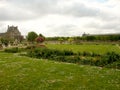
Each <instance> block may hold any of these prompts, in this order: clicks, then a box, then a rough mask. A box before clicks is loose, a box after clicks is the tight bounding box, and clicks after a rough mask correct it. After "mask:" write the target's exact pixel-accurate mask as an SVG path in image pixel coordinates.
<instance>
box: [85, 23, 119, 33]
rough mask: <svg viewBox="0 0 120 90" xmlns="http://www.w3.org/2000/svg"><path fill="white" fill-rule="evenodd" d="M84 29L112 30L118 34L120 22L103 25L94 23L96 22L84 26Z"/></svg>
mask: <svg viewBox="0 0 120 90" xmlns="http://www.w3.org/2000/svg"><path fill="white" fill-rule="evenodd" d="M86 27H88V28H95V29H98V30H101V31H103V30H114V31H115V32H118V31H120V22H119V21H116V22H112V21H111V22H105V23H103V24H102V23H96V22H93V23H90V24H88V25H86Z"/></svg>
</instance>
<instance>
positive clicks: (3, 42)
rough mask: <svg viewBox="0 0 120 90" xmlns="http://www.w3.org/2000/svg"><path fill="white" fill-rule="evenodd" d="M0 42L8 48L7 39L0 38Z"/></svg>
mask: <svg viewBox="0 0 120 90" xmlns="http://www.w3.org/2000/svg"><path fill="white" fill-rule="evenodd" d="M0 41H1V43H2V44H4V45H5V46H8V43H9V41H8V39H5V38H1V40H0Z"/></svg>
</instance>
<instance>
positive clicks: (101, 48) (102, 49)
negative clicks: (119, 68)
mask: <svg viewBox="0 0 120 90" xmlns="http://www.w3.org/2000/svg"><path fill="white" fill-rule="evenodd" d="M47 47H48V48H51V49H59V50H72V51H74V52H84V51H87V52H95V53H99V54H104V53H107V52H112V51H114V52H116V53H120V48H119V47H118V46H117V45H69V44H48V45H47Z"/></svg>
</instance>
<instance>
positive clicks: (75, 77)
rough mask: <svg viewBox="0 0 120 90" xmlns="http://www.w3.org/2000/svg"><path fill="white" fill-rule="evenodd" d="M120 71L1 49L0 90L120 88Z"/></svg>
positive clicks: (100, 89)
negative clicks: (24, 55)
mask: <svg viewBox="0 0 120 90" xmlns="http://www.w3.org/2000/svg"><path fill="white" fill-rule="evenodd" d="M119 89H120V70H116V69H106V68H99V67H93V66H84V65H76V64H68V63H60V62H53V61H48V60H41V59H34V58H29V57H23V56H19V55H18V54H8V53H3V52H0V90H119Z"/></svg>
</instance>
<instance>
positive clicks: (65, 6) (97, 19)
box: [0, 0, 120, 36]
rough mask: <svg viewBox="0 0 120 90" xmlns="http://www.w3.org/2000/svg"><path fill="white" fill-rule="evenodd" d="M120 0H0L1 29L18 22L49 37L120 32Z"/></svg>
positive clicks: (21, 29)
mask: <svg viewBox="0 0 120 90" xmlns="http://www.w3.org/2000/svg"><path fill="white" fill-rule="evenodd" d="M119 8H120V0H0V32H3V30H4V31H6V28H7V25H16V26H18V27H19V29H20V31H21V32H22V34H24V35H25V34H27V33H28V32H29V31H35V32H37V33H42V34H44V35H45V36H69V35H70V36H73V35H74V36H75V35H76V36H77V35H81V34H82V33H83V32H86V33H87V32H88V33H120V26H119V24H120V12H119Z"/></svg>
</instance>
